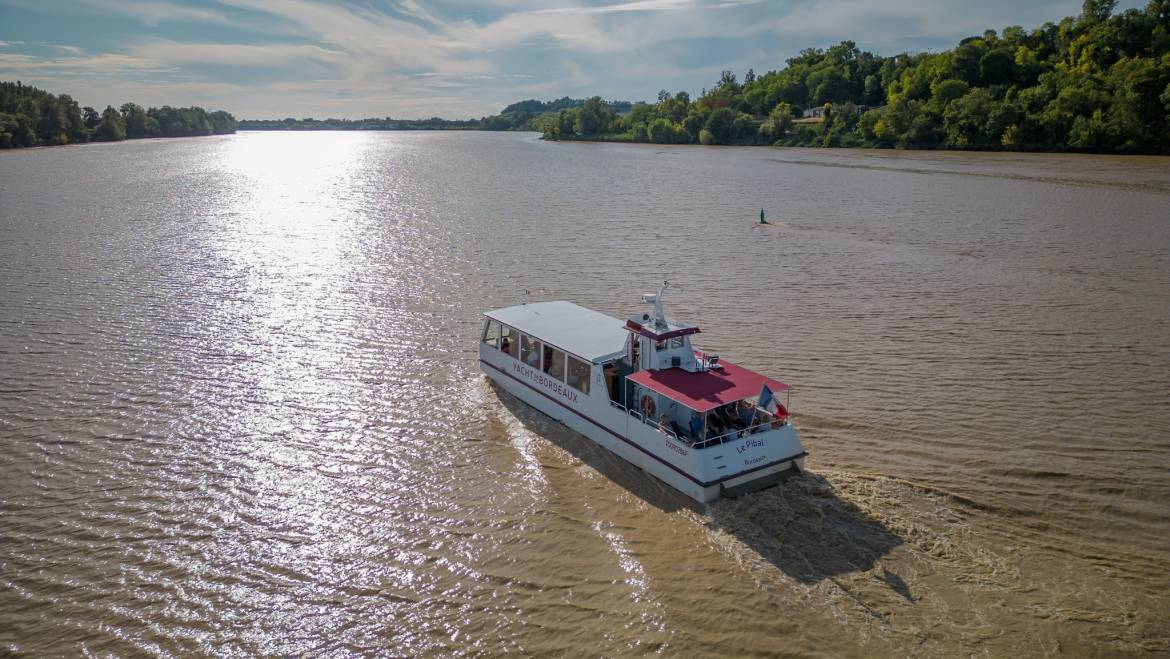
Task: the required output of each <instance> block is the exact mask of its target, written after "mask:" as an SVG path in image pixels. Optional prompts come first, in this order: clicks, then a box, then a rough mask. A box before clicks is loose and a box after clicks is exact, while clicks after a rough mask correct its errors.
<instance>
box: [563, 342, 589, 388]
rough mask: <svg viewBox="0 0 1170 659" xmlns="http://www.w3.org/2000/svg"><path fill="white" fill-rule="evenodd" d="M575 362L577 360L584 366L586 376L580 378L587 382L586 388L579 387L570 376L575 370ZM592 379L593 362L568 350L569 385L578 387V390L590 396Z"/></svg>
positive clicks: (567, 377)
mask: <svg viewBox="0 0 1170 659" xmlns="http://www.w3.org/2000/svg"><path fill="white" fill-rule="evenodd" d="M573 362H577V363H578V364H580V367H583V368H584V377H583V378H582V379H581V380H580V381H581V382H584V383H585V387H584V388H581V387H578V386H577V385H576V384H573V382H572V380H571V378H570V377H569V374H570V373H572V370H573V369H572V367H573ZM578 370H579V371H580V368H579V369H578ZM592 379H593V362H591V361H588V360H585V359H581V358H580V357H578V356H576V355H574V354H571V353H568V352H566V353H565V384H567V385H569V386H570V387H572V388H574V389H576V390H577V391H580V392H581V393H583V394H585V395H586V396H588V395H589V385H590V381H591V380H592Z"/></svg>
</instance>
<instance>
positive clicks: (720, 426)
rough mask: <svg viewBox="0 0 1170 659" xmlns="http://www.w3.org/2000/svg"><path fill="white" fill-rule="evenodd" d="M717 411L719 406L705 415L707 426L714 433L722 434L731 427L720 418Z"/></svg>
mask: <svg viewBox="0 0 1170 659" xmlns="http://www.w3.org/2000/svg"><path fill="white" fill-rule="evenodd" d="M718 411H719V408H715V409H714V410H712V411H711V412H710V413H709V414H708V415H707V427H708V428H710V429H711V430H713V431H714V432H715V434H716V435H722V434H723V433H725V432H727V431H728V430H730V429H731V428H730V427H729V426H728V425H727V422H726V421H724V420H723V419H722V418H720V416H719V414H718Z"/></svg>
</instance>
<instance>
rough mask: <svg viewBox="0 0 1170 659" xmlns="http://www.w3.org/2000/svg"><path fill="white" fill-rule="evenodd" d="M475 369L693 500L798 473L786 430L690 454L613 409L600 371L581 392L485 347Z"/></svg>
mask: <svg viewBox="0 0 1170 659" xmlns="http://www.w3.org/2000/svg"><path fill="white" fill-rule="evenodd" d="M480 367H481V369H482V370H483V372H484V373H485V374H486V375H487V376H488V377H489V378H490V379H491V380H492V381H493V382H495V383H496V384H497V385H499V386H500V387H501V388H503V389H504V390H505V391H507V392H508V393H510V394H512V395H513V396H515V397H516V398H519V399H520V400H522V401H524V402H525V403H527V404H528V405H530V406H531V407H533V408H536V409H537V410H540V411H541V412H543V413H544V414H546V415H548V416H550V417H552V418H553V419H556V420H557V421H560V422H561V423H563V424H564V425H566V426H568V427H569V428H572V429H573V430H575V431H577V432H579V433H581V434H582V435H584V436H586V437H588V438H589V439H591V440H593V441H594V442H597V443H598V444H600V445H601V446H604V447H605V448H607V449H609V450H610V451H612V452H613V453H615V454H617V455H618V456H620V457H622V458H623V459H625V460H626V461H628V462H630V463H631V464H633V465H634V466H636V467H639V468H640V469H642V470H643V471H645V472H647V473H649V474H651V475H653V476H655V477H656V478H658V479H659V480H661V481H663V482H664V483H666V484H667V485H670V486H671V487H673V488H675V489H676V490H679V491H680V492H683V493H684V494H686V495H687V496H689V497H691V498H693V499H695V500H696V501H699V502H703V503H708V502H711V501H714V500H716V499H718V498H719V497H720V496H721V495H730V496H736V495H738V494H742V493H745V492H750V491H752V490H754V489H759V488H760V487H767V486H769V485H774V484H776V482H778V480H779V479H778V478H777V476H778V475H780V474H783V473H785V472H789V471H792V470H794V469H795V470H797V471H799V470H801V469H803V467H804V457H805V455H806V453H805V451H804V448H803V446H802V445H801V443H800V440H799V439H798V438H797V436H796V432H795V431H794V430H793V428H792V426H791V425H789V424H786V425H784V426H781V427H779V428H774V429H768V430H766V431H765V432H757V433H756V434H751V435H746V436H744V437H742V438H739V439H736V440H731V441H727V442H725V443H722V444H718V445H715V446H709V447H706V448H702V449H696V448H694V447H693V446H690V445H688V444H687V443H685V442H684V441H681V440H679V439H677V438H675V437H674V436H673V435H667V434H664V433H663V432H661V431H660V430H659V429H658V427H657V426H656V425H653V424H648V423H645V422H643V421H642V419H641V418H640V416H639V415H637V413H633V414H631V413H630V412H628V411H627V410H626V409H624V408H621V407H619V406H617V405H616V404H614V403H612V402H611V401H610V399H609V397H608V392H607V391H606V388H605V386H604V384H603V383H602V379H601V374H600V373H596V372H595V373H594V374H593V379H592V383H593V386H592V387H591V389H592V390H591V392H590V394H584V393H582V392H579V391H576V390H573V389H570V388H568V387H566V386H565V385H564V384H562V383H560V382H558V381H555V380H552V379H550V378H548V377H547V376H544V375H543V374H542V373H540V372H539V371H537V370H535V369H532V368H529V367H527V366H525V365H524V364H522V363H521V362H519V361H518V360H516V359H514V358H512V357H511V356H509V355H507V354H505V353H503V352H501V351H499V350H496V349H494V348H492V347H490V346H487V345H483V344H481V346H480ZM594 370H595V371H596V370H597V369H596V368H595V369H594Z"/></svg>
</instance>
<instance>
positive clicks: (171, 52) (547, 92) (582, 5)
mask: <svg viewBox="0 0 1170 659" xmlns="http://www.w3.org/2000/svg"><path fill="white" fill-rule="evenodd" d="M203 2H204V4H201V5H193V4H185V3H179V2H177V1H174V0H76V2H75V3H72V4H70V5H69V6H68V7H64V6H62V5H60V4H57V3H46V2H43V0H0V3H4V10H3V11H4V12H6V13H7V12H12V13H13V14H14V15H15V13H16V12H20V11H23V12H25V14H26V15H24V16H22V17H21V18H22V20H23V21H24V22H25V23H29V22H30V21H32V18H36V19H37V20H40V21H41V23H43V24H44V25H43V29H42V30H41V34H36V35H34V34H32V33H31V32H30V33H28V34H25V33H24V32H22V33H21V34H20V35H19V36H21V37H22V38H24V39H28V40H29V41H27V42H22V41H0V78H6V77H20V78H22V79H24V80H26V81H29V82H30V83H34V84H38V85H44V86H46V87H48V88H50V89H53V90H55V91H67V92H69V93H71V94H74V95H75V96H76V97H78V98H80V97H81V94H82V93H90V92H92V93H93V94H94V97H95V99H96V100H105V99H107V98H108V99H109V102H111V103H113V102H115V101H118V102H121V101H124V100H135V101H136V102H139V103H143V104H152V103H168V104H172V105H174V104H190V103H197V104H202V105H206V106H209V107H223V108H226V109H229V110H231V111H233V112H235V113H236V114H237V115H238V116H241V117H258V116H269V117H271V116H286V115H287V114H297V115H303V114H314V115H317V116H320V115H332V116H348V117H356V116H370V115H377V116H384V115H386V114H393V115H395V116H431V115H435V114H438V115H443V116H449V117H452V118H455V117H467V116H479V115H481V114H487V113H490V112H495V111H498V110H499V109H500V108H501V107H503V105H506V104H507V103H509V102H512V101H515V100H517V99H519V98H526V97H544V98H548V97H559V96H563V95H573V96H583V95H592V94H595V93H596V94H600V95H602V96H604V97H607V98H623V99H631V100H637V99H643V98H653V96H654V94H655V93H656V92H657V91H658V89H660V88H663V87H665V88H668V89H672V90H679V89H685V90H687V91H690V92H691V93H692V94H696V93H698V90H699V88H701V87H702V86H704V85H709V84H711V83H712V82H713V81H714V80H715V79H716V78H717V77H718V72H719V71H720V70H722V69H726V68H731V69H734V70H736V71H743V70H746V69H747V68H748V67H749V66H750V67H754V68H755V69H756V70H757V71H759V72H763V71H766V70H768V69H775V68H779V67H781V66H783V62H784V59H786V58H787V57H791V56H793V55H795V54H796V53H798V52H799V51H800V50H801V49H803V48H808V47H818V48H824V47H827V46H830V45H832V44H834V43H837V42H839V41H841V40H845V39H852V40H854V41H856V42H857V43H858V45H859V46H860V47H861V48H863V49H867V50H872V51H874V52H877V53H879V54H883V55H891V54H894V53H897V52H901V51H902V50H919V49H921V48H922V47H923V44H926V45H934V44H936V43H937V44H938V47H950V46H951V45H953V44H954V43H955V42H956V41H957V40H958V39H959V38H961V37H963V36H967V35H970V34H979V33H982V32H983V30H984V29H987V28H992V27H995V28H1000V27H1002V26H1004V25H1008V24H1021V25H1024V26H1026V27H1035V26H1038V25H1039V24H1041V23H1042V22H1044V21H1046V20H1053V21H1056V20H1059V19H1060V18H1061V17H1063V16H1065V15H1069V14H1075V13H1077V11H1079V5H1080V2H1079V0H1041V1H1040V2H1038V3H1031V4H1029V3H1019V2H1018V0H983V1H982V2H980V3H975V4H972V3H969V2H961V1H960V0H939V1H938V2H935V3H926V4H923V3H921V2H920V0H885V2H882V3H873V2H872V1H870V0H775V1H772V2H761V1H760V0H593V1H590V2H586V1H583V0H552V1H551V2H549V1H548V0H487V1H486V2H481V1H479V0H445V1H443V2H440V3H430V2H423V0H377V1H376V2H375V1H374V0H339V1H338V2H324V1H317V0H203ZM1140 4H1144V0H1122V3H1121V5H1123V7H1122V8H1124V6H1137V5H1140ZM1120 10H1121V8H1119V11H1120ZM110 14H113V15H116V16H118V17H124V18H126V19H128V20H124V21H118V23H119V27H118V28H117V30H118V31H117V33H116V34H92V35H86V34H85V21H87V20H90V19H92V18H93V17H94V16H97V15H110ZM30 17H31V18H30ZM33 22H35V21H33ZM59 26H64V27H67V28H69V29H64V30H58V29H57V28H58V27H59ZM111 29H114V28H111ZM47 35H54V36H51V37H50V36H47ZM57 35H62V36H57ZM64 35H68V36H64ZM37 38H41V39H50V40H52V41H55V42H56V41H67V42H68V44H67V45H54V44H50V43H45V42H37V41H33V40H34V39H37ZM92 53H97V54H92ZM71 85H77V87H76V88H74V87H72V86H71ZM119 99H121V101H120V100H119Z"/></svg>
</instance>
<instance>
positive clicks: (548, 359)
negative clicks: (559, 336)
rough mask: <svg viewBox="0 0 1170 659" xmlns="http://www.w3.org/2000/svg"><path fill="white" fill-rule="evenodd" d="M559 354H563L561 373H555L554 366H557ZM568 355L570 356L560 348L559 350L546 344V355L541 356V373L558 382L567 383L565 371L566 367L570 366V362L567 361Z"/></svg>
mask: <svg viewBox="0 0 1170 659" xmlns="http://www.w3.org/2000/svg"><path fill="white" fill-rule="evenodd" d="M558 352H559V353H561V360H560V361H561V364H560V373H554V372H553V369H554V365H555V364H556V361H557V360H556V354H557V353H558ZM566 355H568V353H567V352H565V351H564V350H561V349H560V348H558V347H556V346H554V345H552V344H549V343H545V344H544V353H543V354H542V355H541V356H540V358H541V372H542V373H544V374H545V375H547V376H549V377H551V378H553V379H555V380H557V381H558V382H564V381H565V370H566V367H567V366H568V360H567V359H565V357H566Z"/></svg>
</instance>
